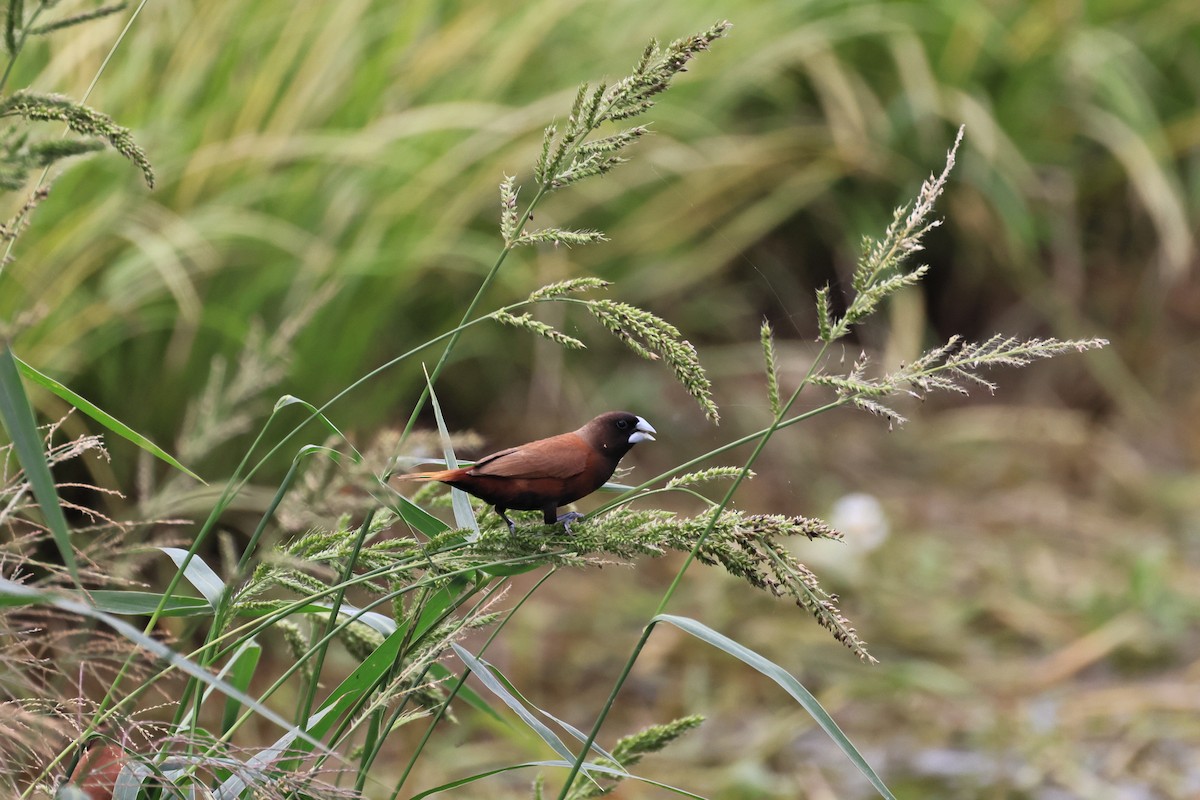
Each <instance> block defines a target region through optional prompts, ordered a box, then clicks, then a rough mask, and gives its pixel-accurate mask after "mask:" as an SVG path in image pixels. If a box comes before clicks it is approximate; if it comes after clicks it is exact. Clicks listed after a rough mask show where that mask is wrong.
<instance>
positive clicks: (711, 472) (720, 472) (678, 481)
mask: <svg viewBox="0 0 1200 800" xmlns="http://www.w3.org/2000/svg"><path fill="white" fill-rule="evenodd" d="M741 474H742V468H741V467H709V468H708V469H702V470H698V471H696V472H688V473H685V474H683V475H676V476H675V477H674V478H671V480H669V481H667V486H666V488H668V489H675V488H678V487H680V486H695V485H696V484H698V483H708V482H709V481H714V480H719V479H721V478H729V479H733V478H736V477H737V476H738V475H741ZM746 477H747V478H753V477H755V474H754V472H753V471H747V472H746Z"/></svg>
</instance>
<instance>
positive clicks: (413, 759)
mask: <svg viewBox="0 0 1200 800" xmlns="http://www.w3.org/2000/svg"><path fill="white" fill-rule="evenodd" d="M557 571H558V568H557V567H551V568H550V570H549V571H548V572H547V573H546V574H545V575H543V576H542V577H541V578H539V579H538V581H537V583H535V584H534V585H533V586H532V587H531V588H530V589H529V591H528V592H526V593H525V596H524V597H522V598H521V599H520V600H519V601H517V604H516V605H515V606H513V607H512V609H511V610H510V611H509V612H508V614H506V615H505V617H504V619H503V620H501V621H500V622H499V623H497V624H496V627H495V628H494V629H493V630H492V632H491V634H490V635H489V636H488V638H487V639H486V640H485V641H484V643H483V646H482V647H480V648H479V653H478V655H480V656H482V655H483V654H484V652H486V651H487V649H488V647H489V646H490V645H491V644H492V641H493V640H494V639H495V638H496V637H497V636H498V635H500V631H501V630H502V629H503V628H504V626H505V625H507V624H508V622H509V620H511V619H512V618H513V617H514V616H515V615H516V613H517V611H519V610H520V609H521V606H523V605H525V601H526V600H528V599H529V598H530V597H532V596H533V593H534V592H536V591H537V590H538V588H540V587H541V585H542V584H543V583H545V582H546V581H547V580H549V578H550V576H551V575H553V574H554V573H555V572H557ZM470 674H471V670H469V669H467V670H464V671H463V673H462V675H460V676H459V677H458V680H457V681H455V683H454V688H452V689H451V690H450V693H449V694H448V695H446V699H445V701H444V702H443V703H442V705H441V706H440V707H439V708H438V710H437V714H435V715H434V717H433V719H432V720H430V721H429V727H427V728H426V729H425V734H424V735H423V736H422V737H421V741H419V742H417V746H416V748H415V749H414V750H413V754H412V756H410V757H409V759H408V764H407V765H406V766H405V767H404V772H402V773H400V779H399V780H398V781H397V783H396V788H395V789H394V790H393V791H392V795H391V798H390V800H396V798H397V797H399V796H400V790H401V789H403V788H404V783H405V781H407V780H408V776H409V775H410V774H412V771H413V768H414V767H415V766H416V765H417V759H419V758H420V757H421V753H422V752H424V750H425V745H427V744H428V743H429V739H430V737H432V736H433V731H434V729H436V728H437V726H438V723H440V722H441V721H442V719H443V718H444V717H445V716H446V711H448V710H449V708H450V704H451V703H452V702H454V698H455V697H457V696H458V692H459V690H460V689H462V687H463V686H464V685H465V684H466V682H467V676H468V675H470Z"/></svg>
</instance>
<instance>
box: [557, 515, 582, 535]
mask: <svg viewBox="0 0 1200 800" xmlns="http://www.w3.org/2000/svg"><path fill="white" fill-rule="evenodd" d="M577 519H583V514H580V513H579V512H578V511H568V512H567V513H566V514H563V515H562V516H561V517H559V518H558V519H556V520H554V521H555V522H561V523H562V526H563V530H564V531H566V532H567V535H568V536H570V535H571V523H572V522H574V521H575V520H577Z"/></svg>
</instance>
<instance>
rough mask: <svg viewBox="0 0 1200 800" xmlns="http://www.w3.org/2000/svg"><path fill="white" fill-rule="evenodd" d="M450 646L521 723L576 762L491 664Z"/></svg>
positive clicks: (458, 647) (555, 750) (453, 645)
mask: <svg viewBox="0 0 1200 800" xmlns="http://www.w3.org/2000/svg"><path fill="white" fill-rule="evenodd" d="M450 646H451V647H452V648H454V652H455V653H456V654H457V655H458V657H459V658H461V659H462V662H463V663H464V664H466V665H467V666H468V667H470V669H471V671H472V672H474V673H475V677H476V678H478V679H479V681H480V682H481V683H482V684H483V685H484V686H486V687H487V689H488V691H490V692H491V693H492V694H494V695H496V697H499V698H500V699H501V700H502V701H503V702H504V704H505V705H506V706H508V707H509V708H511V709H512V710H513V711H514V712H515V713H516V715H517V716H518V717H520V718H521V721H522V722H524V723H525V724H526V725H528V726H529V728H530V730H532V731H533V732H534V733H536V734H537V735H538V736H539V737H541V739H542V741H544V742H545V743H546V744H547V745H549V746H550V749H551V750H553V751H554V752H556V753H558V754H559V755H560V756H562V757H563V758H564V759H566V760H567V761H569V762H572V763H573V762H574V761H575V755H574V754H573V753H572V752H571V751H570V750H569V749H568V748H567V746H566V745H565V744H563V740H562V739H560V738H558V735H557V734H555V733H554V731H552V730H550V728H549V727H547V726H546V724H545V723H543V722H542V721H541V720H539V719H538V718H537V717H535V716H534V715H533V714H532V713H530V711H529V709H527V708H525V706H524V705H523V704H522V703H521V701H520V700H518V699H517V698H516V697H515V696H513V694H512V692H510V691H508V689H506V688H505V687H504V684H503V683H501V682H500V681H499V680H498V679H497V678H496V676H495V675H493V674H492V668H491V667H490V665H489V664H487V663H486V662H484V661H481V660H479V659H478V658H476V657H475V656H473V655H471V653H469V652H468V651H467V650H466V649H464V648H463V647H461V646H459V645H458V644H456V643H451V644H450Z"/></svg>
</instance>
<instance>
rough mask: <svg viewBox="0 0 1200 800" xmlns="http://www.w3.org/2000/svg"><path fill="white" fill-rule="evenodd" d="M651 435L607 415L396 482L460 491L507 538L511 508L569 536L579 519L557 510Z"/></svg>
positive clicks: (622, 417) (648, 429) (641, 423)
mask: <svg viewBox="0 0 1200 800" xmlns="http://www.w3.org/2000/svg"><path fill="white" fill-rule="evenodd" d="M657 432H658V431H656V430H654V428H653V427H652V426H651V425H650V423H649V422H646V420H645V419H643V418H642V417H639V416H638V415H637V414H631V413H629V412H628V411H609V412H608V413H606V414H601V415H600V416H598V417H596V418H595V419H593V420H592V421H591V422H589V423H587V424H586V425H584V426H583V427H582V428H580V429H578V430H576V431H572V432H570V433H560V434H559V435H558V436H551V437H549V438H547V439H538V440H537V441H535V442H529V443H528V444H522V445H518V446H517V447H510V448H508V449H507V450H500V451H499V452H496V453H492V454H491V455H488V456H484V457H483V458H481V459H479V460H478V461H476V462H475V463H474V464H472V465H471V466H469V467H462V468H461V469H446V470H440V471H437V472H414V473H409V474H407V475H400V476H397V477H398V478H399V479H400V480H410V481H439V482H441V483H445V484H448V485H450V486H453V487H454V488H456V489H462V490H463V491H464V492H466V493H467V494H471V495H474V496H475V497H478V498H479V499H480V500H483V501H484V502H485V503H487V504H488V505H490V506H492V507H493V508H494V509H495V510H496V513H497V514H499V515H500V517H501V518H502V519H503V520H504V521H505V522H506V523H508V530H509V533H514V532H515V531H516V525H515V524H514V523H513V521H512V520H511V519H509V516H508V514H506V513H505V512H506V511H508V510H510V509H513V510H517V511H541V512H542V519H543V521H544V522H545V523H546V524H547V525H555V524H557V523H562V525H563V529H564V530H565V531H566V532H567V533H568V534H569V533H570V532H571V523H572V522H574V521H575V520H577V519H579V518H580V517H582V516H583V515H582V514H579V513H576V512H574V511H572V512H569V513H566V514H563V515H562V516H559V514H558V508H559V506H565V505H567V504H569V503H574V502H575V501H576V500H578V499H580V498H581V497H586V496H587V495H589V494H591V493H592V492H594V491H596V490H597V489H599V488H600V487H601V486H603V485H604V484H605V482H606V481H608V479H609V478H611V477H612V474H613V472H615V471H616V469H617V464H618V463H620V461H621V459H622V457H624V455H625V454H626V453H628V452H629V450H630V448H632V447H633V446H634V445H635V444H637V443H638V442H647V441H650V442H652V441H654V440H655V439H654V434H655V433H657Z"/></svg>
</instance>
